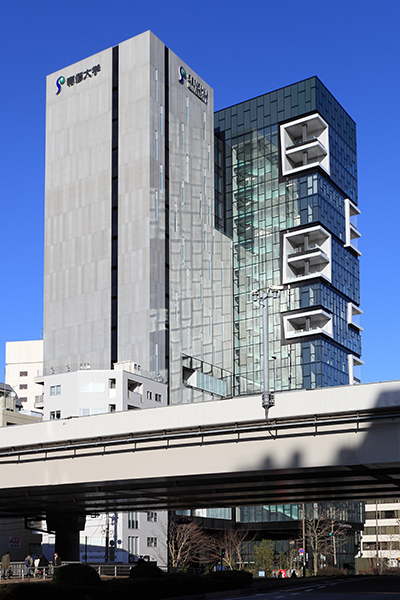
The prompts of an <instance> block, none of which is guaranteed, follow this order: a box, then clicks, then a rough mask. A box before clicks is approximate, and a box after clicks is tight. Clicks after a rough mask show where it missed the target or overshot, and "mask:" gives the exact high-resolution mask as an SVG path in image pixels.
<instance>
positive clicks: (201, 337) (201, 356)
mask: <svg viewBox="0 0 400 600" xmlns="http://www.w3.org/2000/svg"><path fill="white" fill-rule="evenodd" d="M200 360H203V332H201V334H200Z"/></svg>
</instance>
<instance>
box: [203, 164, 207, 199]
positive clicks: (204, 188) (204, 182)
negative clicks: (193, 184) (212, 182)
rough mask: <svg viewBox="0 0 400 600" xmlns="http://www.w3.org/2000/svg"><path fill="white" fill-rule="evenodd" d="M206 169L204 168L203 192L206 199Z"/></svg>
mask: <svg viewBox="0 0 400 600" xmlns="http://www.w3.org/2000/svg"><path fill="white" fill-rule="evenodd" d="M206 181H207V180H206V168H205V167H204V169H203V191H204V197H206V195H207V183H206Z"/></svg>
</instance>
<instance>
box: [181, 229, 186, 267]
mask: <svg viewBox="0 0 400 600" xmlns="http://www.w3.org/2000/svg"><path fill="white" fill-rule="evenodd" d="M181 251H182V265H184V264H185V238H184V237H183V236H182V246H181Z"/></svg>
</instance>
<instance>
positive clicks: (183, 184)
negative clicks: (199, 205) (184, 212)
mask: <svg viewBox="0 0 400 600" xmlns="http://www.w3.org/2000/svg"><path fill="white" fill-rule="evenodd" d="M181 206H182V208H183V207H184V206H185V182H184V181H183V179H182V181H181Z"/></svg>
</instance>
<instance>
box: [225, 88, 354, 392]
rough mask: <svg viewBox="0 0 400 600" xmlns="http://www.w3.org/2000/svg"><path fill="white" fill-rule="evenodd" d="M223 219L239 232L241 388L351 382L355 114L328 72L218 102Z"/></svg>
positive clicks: (236, 283) (237, 355) (237, 356)
mask: <svg viewBox="0 0 400 600" xmlns="http://www.w3.org/2000/svg"><path fill="white" fill-rule="evenodd" d="M215 163H216V164H215V190H216V191H215V204H216V210H215V214H216V223H215V226H216V228H217V229H219V230H221V231H223V232H225V233H226V234H227V235H229V236H230V237H231V238H232V240H233V252H234V259H233V294H234V323H233V327H234V361H235V363H234V380H235V389H234V394H248V393H257V392H260V391H261V387H262V364H263V363H262V327H261V318H260V307H259V306H258V305H257V304H255V303H254V301H253V295H252V292H253V291H254V290H258V289H261V290H266V289H267V288H268V287H269V286H271V285H284V286H285V289H284V291H283V292H282V293H281V294H280V296H279V298H278V299H273V298H272V297H271V298H270V299H269V348H270V357H269V359H270V361H269V365H270V373H269V376H270V389H275V390H278V391H279V390H290V389H299V388H316V387H326V386H336V385H346V384H352V383H354V382H356V381H357V377H356V371H355V369H356V367H357V366H359V365H360V364H362V361H361V360H360V356H361V337H360V331H361V328H360V327H359V324H358V316H359V314H361V312H362V311H361V310H360V308H359V305H360V285H359V256H360V253H359V251H358V248H357V238H358V237H359V232H358V230H357V224H356V218H357V215H358V213H359V210H358V208H357V206H358V197H357V160H356V126H355V123H354V121H353V120H352V119H351V118H350V117H349V115H348V114H347V113H346V112H345V111H344V110H343V108H342V107H341V106H340V104H339V103H338V102H337V101H336V100H335V98H334V97H333V96H332V95H331V94H330V93H329V91H328V90H327V89H326V88H325V87H324V86H323V84H322V83H321V82H320V81H319V79H318V78H317V77H312V78H310V79H307V80H305V81H301V82H299V83H296V84H293V85H291V86H288V87H285V88H282V89H280V90H277V91H274V92H271V93H268V94H265V95H263V96H259V97H258V98H254V99H253V100H248V101H246V102H243V103H241V104H237V105H235V106H231V107H230V108H226V109H224V110H221V111H219V112H217V113H215Z"/></svg>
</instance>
